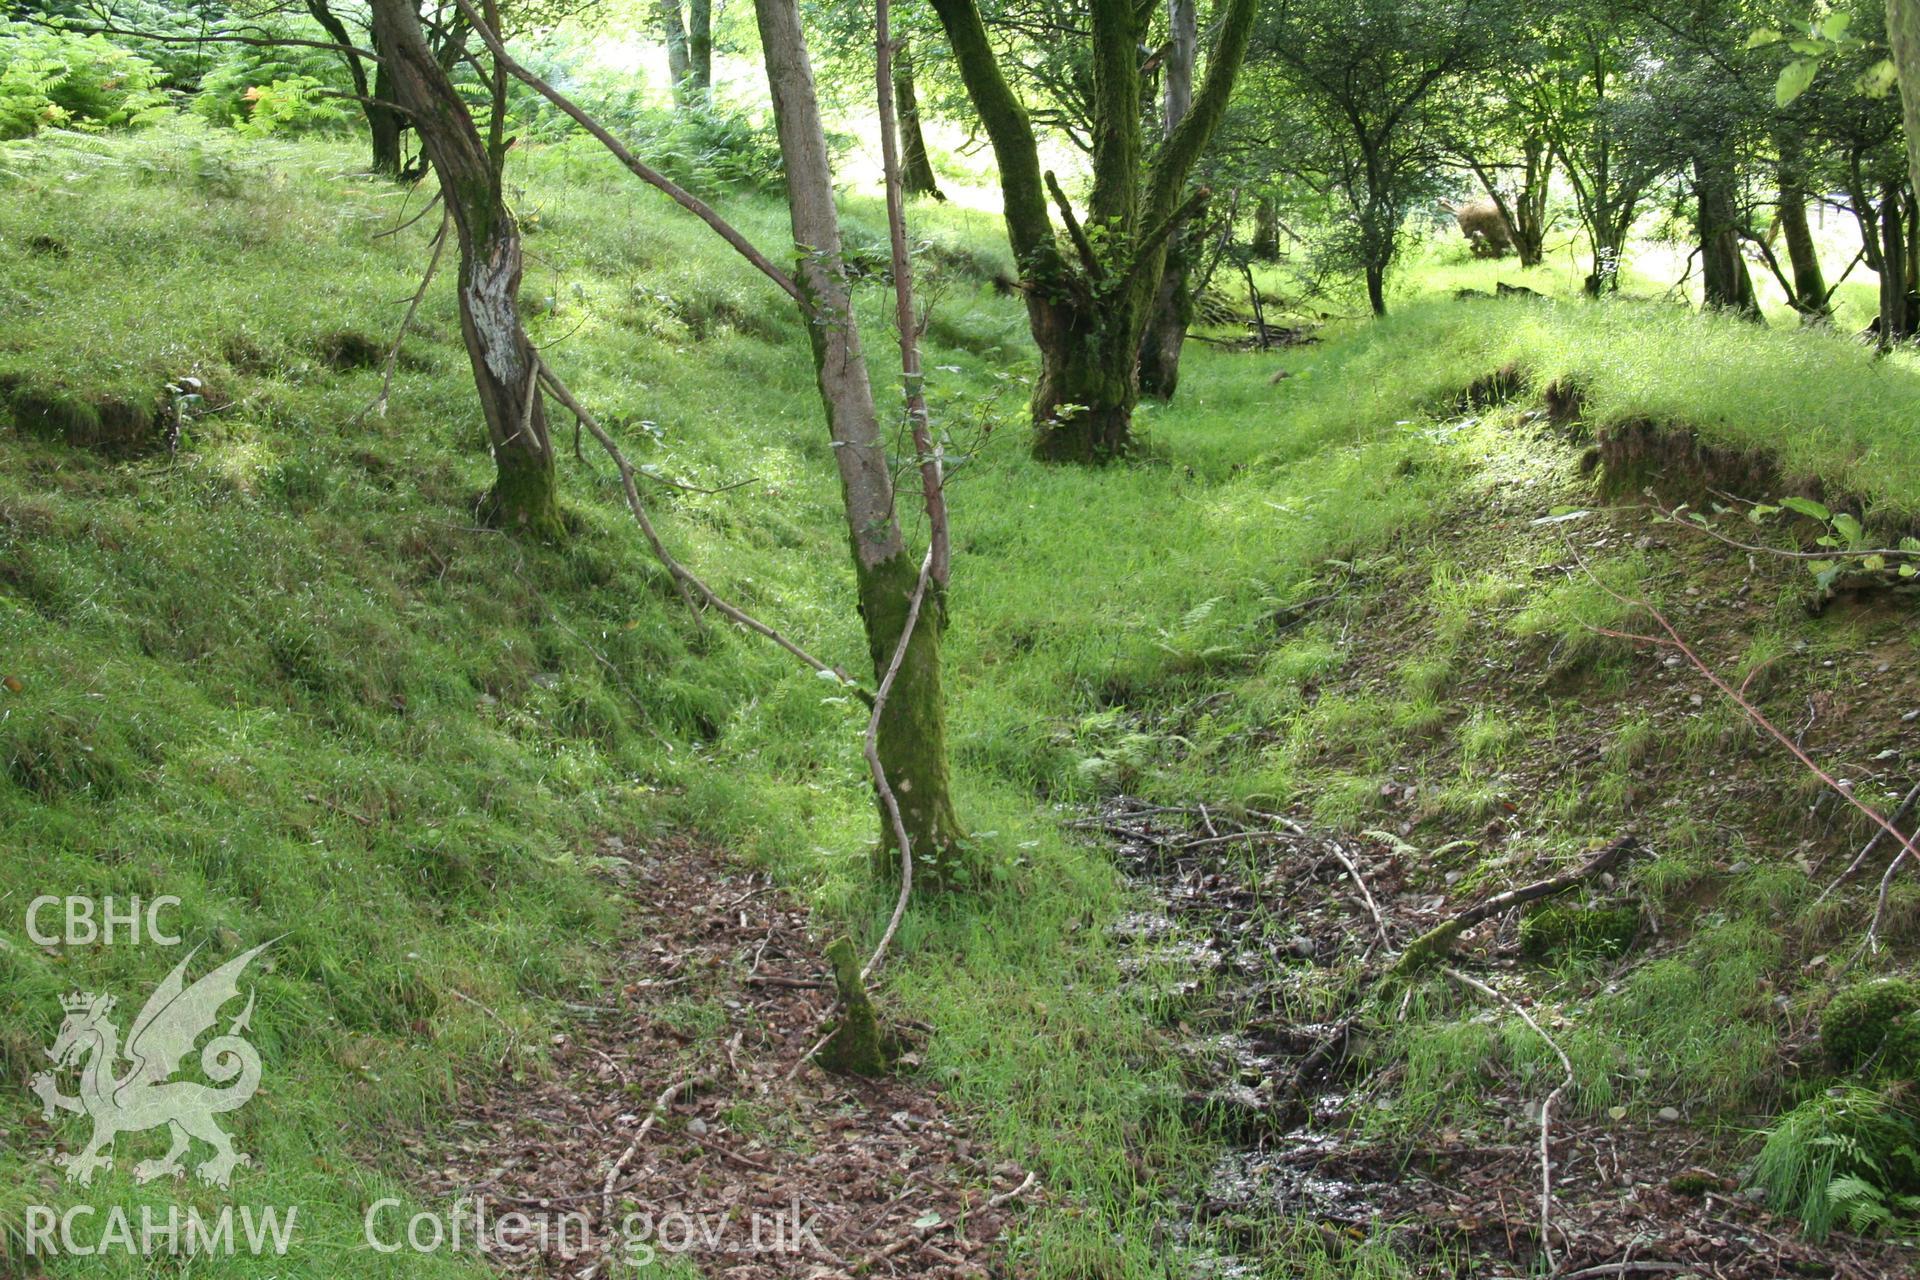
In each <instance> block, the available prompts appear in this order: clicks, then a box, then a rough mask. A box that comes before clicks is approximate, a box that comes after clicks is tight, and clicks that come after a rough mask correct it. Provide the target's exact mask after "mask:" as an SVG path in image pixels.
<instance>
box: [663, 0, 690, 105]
mask: <svg viewBox="0 0 1920 1280" xmlns="http://www.w3.org/2000/svg"><path fill="white" fill-rule="evenodd" d="M653 13H654V20H655V21H656V22H657V23H658V24H659V27H660V38H661V39H662V40H664V41H665V42H666V45H667V80H668V82H669V83H671V84H672V85H673V100H674V101H675V102H676V103H679V104H681V105H685V103H686V100H687V90H688V88H689V85H690V83H691V81H692V79H693V54H692V51H691V50H690V49H689V48H688V47H687V28H686V24H685V23H684V22H682V21H681V19H680V0H654V7H653Z"/></svg>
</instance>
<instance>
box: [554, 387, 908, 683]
mask: <svg viewBox="0 0 1920 1280" xmlns="http://www.w3.org/2000/svg"><path fill="white" fill-rule="evenodd" d="M536 359H537V357H536ZM538 369H539V373H540V381H541V384H542V385H543V386H545V387H546V389H547V391H548V392H549V393H551V394H552V395H553V397H554V398H555V399H556V400H558V401H559V402H560V403H561V404H563V405H565V406H566V407H567V409H568V411H569V412H571V413H572V414H573V416H574V417H575V418H576V419H578V420H579V422H580V424H581V425H582V426H584V427H585V428H586V429H587V432H588V434H590V435H591V436H593V438H594V439H595V440H598V441H599V442H600V447H601V448H603V449H605V450H606V451H607V455H608V456H609V457H611V458H612V459H613V465H614V466H615V467H616V468H618V469H619V471H620V485H621V488H622V489H624V490H625V492H626V497H627V509H628V510H629V511H630V512H632V513H633V518H634V521H635V522H636V523H637V524H638V525H639V526H640V532H641V533H642V534H643V535H645V537H646V539H647V545H648V546H650V547H651V548H652V549H653V554H654V556H655V558H657V559H658V560H659V561H660V563H661V564H663V565H665V566H666V569H667V572H668V573H669V574H670V575H672V577H673V581H674V586H675V588H676V589H677V590H678V591H679V592H680V598H681V599H682V600H684V601H686V604H687V607H688V608H689V609H694V604H693V598H692V596H691V595H690V594H689V590H690V589H691V591H693V592H698V593H699V595H700V598H701V599H703V600H705V601H706V602H707V603H708V604H709V605H711V606H712V607H713V608H714V609H716V610H718V611H719V612H720V613H722V614H724V615H725V616H727V617H728V618H731V619H732V620H733V621H735V622H737V623H739V624H740V625H741V626H743V627H745V628H747V629H748V630H749V631H755V632H758V633H759V634H761V635H763V636H765V637H766V638H767V639H769V640H771V641H773V642H774V643H775V644H777V645H779V646H780V647H781V648H782V649H785V650H786V651H787V652H788V653H790V654H792V655H793V656H794V657H796V658H798V659H800V661H802V662H804V663H806V664H807V666H809V667H811V668H813V669H814V670H815V671H818V672H821V673H822V674H826V675H832V676H833V677H835V678H836V679H837V680H839V681H840V683H841V684H842V685H844V686H846V687H847V688H849V689H852V690H853V691H854V693H855V696H857V697H859V698H860V699H861V701H863V702H865V701H869V700H870V698H871V695H869V694H868V693H867V692H866V691H865V690H864V689H861V688H860V687H859V685H858V684H857V683H856V682H855V681H854V679H853V677H852V676H850V675H848V674H847V673H846V672H845V671H842V670H841V669H840V668H839V667H836V666H831V665H829V664H827V663H825V662H822V661H821V660H820V659H818V658H816V657H814V656H813V655H812V654H810V653H808V652H807V651H806V650H805V649H802V648H801V647H800V646H799V645H797V644H795V643H794V642H793V641H792V640H790V639H788V638H787V636H786V635H784V634H783V633H781V632H779V631H776V630H775V629H774V628H772V627H770V626H768V625H767V624H766V623H764V622H762V621H760V620H759V619H758V618H756V617H754V616H753V615H751V614H749V613H747V612H746V611H745V610H744V609H740V608H738V607H736V606H735V605H732V604H730V603H728V602H727V601H726V600H724V599H722V598H721V597H720V596H719V595H718V594H717V593H716V592H715V591H714V590H713V588H712V587H709V586H708V585H707V584H706V583H705V582H703V581H701V579H700V578H699V577H698V576H697V575H695V574H694V572H693V571H692V570H690V569H688V568H687V567H686V566H685V565H683V564H681V563H680V562H679V561H678V560H676V559H674V557H673V554H672V553H671V552H669V551H668V550H667V547H666V544H665V543H664V542H662V541H661V540H660V535H659V533H658V532H656V531H655V529H654V527H653V521H652V520H651V519H650V518H648V516H647V509H646V506H645V504H643V503H642V502H641V501H640V490H639V487H638V486H637V485H635V483H634V479H633V477H634V469H633V465H632V464H631V463H629V462H628V461H627V457H626V455H625V454H624V453H622V452H621V451H620V446H619V445H617V444H615V443H614V441H613V437H612V436H610V435H608V434H607V432H606V430H605V428H603V427H602V426H601V425H600V423H599V420H598V419H596V418H595V417H594V416H593V414H592V413H591V412H589V411H588V409H587V408H586V406H585V405H583V404H581V403H580V401H579V400H578V399H577V398H576V397H575V396H574V394H573V392H571V391H569V390H568V389H567V385H566V384H565V383H563V382H561V381H560V379H559V377H558V376H557V375H555V373H554V372H553V370H552V369H551V368H550V367H548V365H547V363H546V361H545V360H540V361H539V364H538ZM695 616H696V617H698V611H697V610H695Z"/></svg>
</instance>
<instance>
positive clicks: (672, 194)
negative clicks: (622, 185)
mask: <svg viewBox="0 0 1920 1280" xmlns="http://www.w3.org/2000/svg"><path fill="white" fill-rule="evenodd" d="M454 3H456V4H458V5H459V6H460V12H461V13H463V14H465V15H466V18H467V21H468V23H470V24H471V25H472V27H473V30H474V34H476V35H478V36H479V37H480V40H481V42H482V43H483V44H485V45H486V46H487V49H488V51H489V52H491V53H492V54H493V56H494V59H495V61H496V62H498V64H499V65H500V66H501V67H503V68H505V69H506V72H507V74H508V75H510V76H512V77H513V78H514V79H516V80H519V81H520V82H521V83H523V84H525V85H526V86H527V87H528V88H530V89H532V90H533V91H534V92H536V93H538V94H539V95H540V96H541V97H543V98H545V99H546V100H547V101H548V102H551V103H552V104H553V105H554V106H556V107H558V108H560V110H561V111H563V112H565V113H566V114H567V115H569V116H571V117H572V118H573V120H574V122H575V123H577V124H578V125H579V126H580V127H581V128H583V129H585V130H586V131H587V132H588V133H590V134H592V135H593V136H594V137H595V138H596V139H598V140H599V142H600V145H601V146H603V147H605V148H606V149H607V150H608V151H611V152H612V153H613V155H614V157H615V158H616V159H618V160H619V161H620V163H621V164H624V165H625V166H626V167H627V168H628V169H629V170H631V171H632V173H633V175H634V176H635V177H637V178H639V179H640V180H641V181H642V182H644V183H646V184H647V185H648V186H651V187H655V188H657V189H659V190H661V191H664V192H665V193H666V194H667V195H668V197H669V198H671V199H672V200H673V202H674V203H675V204H677V205H679V206H680V207H681V208H683V209H685V210H687V211H688V212H689V213H691V214H693V216H694V217H696V218H698V219H700V221H702V222H704V223H706V224H707V225H708V226H709V227H711V228H713V230H714V231H715V233H717V234H718V235H719V237H720V238H721V239H722V240H725V241H726V242H727V243H728V244H730V245H732V246H733V247H734V249H735V250H737V251H738V252H739V254H740V256H741V257H743V258H745V259H746V260H747V261H748V262H751V263H752V264H753V265H754V266H755V267H757V268H759V270H760V273H761V274H762V275H764V276H766V277H767V279H769V280H771V281H773V282H774V283H775V284H777V285H779V286H780V288H781V289H782V290H784V291H785V292H786V294H787V296H788V297H790V298H792V299H793V300H794V301H795V302H797V303H799V304H800V309H801V310H802V311H803V312H805V313H807V314H808V315H811V314H813V300H812V299H811V298H809V297H808V296H807V294H806V291H805V290H803V289H801V287H800V286H799V285H798V284H795V283H794V280H793V277H792V276H789V275H788V274H787V273H786V272H784V271H782V270H781V269H780V268H778V267H776V266H774V265H773V263H772V262H771V261H769V260H768V259H767V256H766V255H765V254H763V253H761V252H760V251H759V250H758V249H756V248H754V247H753V243H752V242H751V241H750V240H748V239H747V238H746V236H744V235H742V234H741V233H740V232H739V231H737V230H735V229H734V227H733V224H732V223H730V222H728V221H727V220H726V219H725V218H722V217H721V216H720V215H719V214H717V213H715V212H714V211H713V208H712V206H711V205H709V204H707V203H706V201H704V200H702V199H700V198H699V197H698V196H696V195H693V194H692V193H691V192H689V191H687V190H685V189H684V188H682V187H681V186H680V185H679V184H678V183H676V182H674V181H673V180H672V179H671V178H668V177H667V176H666V175H665V174H662V173H659V172H657V171H656V170H654V169H651V168H649V167H648V166H646V165H645V164H642V163H641V162H640V160H639V158H638V157H636V156H635V155H634V154H633V152H631V151H629V150H627V148H626V147H625V146H623V145H621V142H620V140H619V139H618V138H616V137H614V136H613V135H612V134H611V133H609V132H607V130H606V127H605V126H604V125H602V124H601V123H600V122H599V121H598V120H595V119H594V118H593V117H592V116H590V115H588V114H587V113H586V112H585V111H582V110H581V109H580V108H579V107H578V106H576V105H574V103H573V101H572V100H571V99H569V98H568V97H567V96H566V95H565V94H563V93H561V92H560V91H559V90H558V89H556V88H554V87H553V86H552V85H550V84H548V83H547V82H546V81H545V80H542V79H541V78H540V77H539V76H537V75H535V74H534V73H533V72H531V71H529V70H527V69H526V68H525V67H523V66H521V65H520V64H519V63H518V62H515V61H514V60H513V58H512V57H511V56H510V55H509V54H508V53H507V49H506V46H505V45H503V44H502V43H500V37H499V35H497V34H496V33H495V32H494V31H493V30H492V28H490V27H489V26H488V25H487V24H486V23H485V22H483V21H481V19H480V15H478V14H477V13H475V12H474V10H473V5H472V3H471V2H470V0H454Z"/></svg>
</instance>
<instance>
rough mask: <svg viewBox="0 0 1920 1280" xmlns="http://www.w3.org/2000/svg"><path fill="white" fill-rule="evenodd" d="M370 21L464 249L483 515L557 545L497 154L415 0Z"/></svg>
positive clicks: (554, 502)
mask: <svg viewBox="0 0 1920 1280" xmlns="http://www.w3.org/2000/svg"><path fill="white" fill-rule="evenodd" d="M372 15H373V24H374V32H375V36H376V38H377V39H378V40H379V43H380V49H381V58H382V67H383V69H384V70H385V71H386V72H387V74H388V76H389V78H390V79H391V81H392V84H393V90H394V95H395V98H396V100H397V101H398V102H399V104H400V105H401V106H402V107H404V108H405V109H406V111H407V113H408V115H409V116H411V117H412V120H413V127H414V130H415V132H416V133H418V134H419V136H420V146H421V149H422V150H423V151H425V152H426V156H427V159H428V161H429V162H430V163H431V164H432V165H433V169H434V173H435V174H436V176H438V178H439V179H440V190H441V193H442V197H443V198H444V199H445V201H446V205H447V210H448V212H449V213H450V214H451V215H452V217H453V224H454V230H455V232H456V235H457V237H458V242H459V246H460V276H459V297H460V332H461V336H462V337H463V338H464V339H465V340H466V347H467V358H468V362H469V363H470V364H471V365H472V367H473V381H474V387H475V390H476V391H477V392H478V394H479V399H480V407H481V411H482V413H483V414H484V416H485V418H486V424H487V439H488V442H489V443H490V444H491V446H492V449H493V461H494V469H495V477H494V484H493V489H492V491H491V492H490V493H489V494H488V496H487V499H486V502H485V504H484V508H483V512H482V514H483V515H484V516H485V518H486V519H487V520H488V521H489V522H490V523H492V524H494V525H495V526H497V527H500V528H503V529H508V530H512V531H515V532H522V533H527V534H530V535H532V536H534V537H538V538H544V539H550V540H557V539H559V538H561V537H563V536H564V535H565V525H564V523H563V522H562V520H561V518H560V507H559V499H558V497H557V495H556V493H555V487H554V467H553V442H552V440H551V439H550V438H549V436H548V432H547V419H546V412H545V406H544V405H543V404H542V402H541V396H540V394H539V389H538V387H537V385H536V380H535V376H534V375H535V372H536V370H537V368H538V360H537V357H536V355H535V352H534V349H533V344H532V343H531V342H529V341H528V340H527V335H526V331H525V329H523V328H522V327H521V324H520V313H519V309H518V303H519V296H520V273H521V253H520V232H519V229H518V227H517V226H516V225H515V223H514V219H513V213H512V211H511V210H509V209H508V208H507V205H506V200H505V197H504V195H503V194H502V191H501V185H500V166H499V157H498V156H496V155H494V154H490V153H489V151H488V148H487V144H486V141H485V139H483V138H482V137H481V135H480V131H479V129H478V127H477V126H476V125H475V124H474V121H473V116H472V115H471V114H470V113H469V112H468V110H467V106H466V103H465V102H464V101H463V100H462V99H461V97H460V95H459V93H458V92H457V91H456V90H455V89H454V85H453V81H452V79H451V78H450V77H449V76H448V74H447V72H446V69H445V68H444V67H443V66H442V65H441V63H440V62H439V60H438V59H436V58H435V57H434V55H433V52H432V50H431V49H430V48H429V46H428V44H427V40H426V36H425V33H424V32H423V31H422V30H421V26H420V18H419V12H418V10H417V9H416V7H415V6H414V4H413V0H373V4H372Z"/></svg>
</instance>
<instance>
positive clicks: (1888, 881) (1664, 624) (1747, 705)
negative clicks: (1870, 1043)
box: [1566, 542, 1920, 951]
mask: <svg viewBox="0 0 1920 1280" xmlns="http://www.w3.org/2000/svg"><path fill="white" fill-rule="evenodd" d="M1566 545H1567V549H1568V550H1569V551H1571V552H1572V553H1573V558H1574V559H1575V560H1576V561H1578V562H1579V565H1580V567H1581V569H1583V570H1585V572H1586V575H1587V577H1588V579H1589V580H1591V581H1592V582H1593V584H1594V585H1595V586H1597V587H1599V588H1600V589H1601V590H1602V591H1604V592H1606V593H1607V594H1608V595H1609V596H1612V597H1613V599H1614V600H1615V601H1617V602H1618V603H1620V604H1623V605H1625V606H1626V607H1628V608H1629V609H1642V610H1644V611H1645V612H1646V613H1647V616H1649V617H1651V618H1652V619H1653V620H1654V621H1655V622H1656V623H1658V624H1659V625H1660V629H1661V630H1662V631H1664V632H1666V638H1665V639H1662V638H1660V637H1659V636H1648V635H1640V634H1636V633H1634V632H1630V631H1612V630H1609V629H1607V628H1605V627H1596V626H1592V625H1588V627H1587V629H1588V630H1589V631H1592V632H1594V633H1596V634H1598V635H1603V636H1611V637H1612V638H1614V639H1616V640H1628V641H1632V642H1633V643H1636V644H1651V645H1655V646H1657V647H1660V648H1668V649H1678V650H1679V651H1680V652H1681V653H1682V654H1683V655H1684V656H1685V657H1686V659H1687V661H1688V662H1691V663H1692V664H1693V666H1694V668H1695V670H1697V671H1699V672H1700V674H1701V675H1703V676H1705V677H1706V678H1707V680H1708V681H1709V682H1711V683H1712V685H1713V687H1714V688H1716V689H1718V690H1720V692H1721V693H1724V694H1725V695H1726V696H1727V697H1729V698H1731V699H1732V700H1733V701H1734V703H1735V704H1736V705H1737V706H1738V707H1739V708H1740V710H1741V711H1742V712H1744V713H1745V714H1746V717H1747V719H1749V720H1751V721H1752V722H1753V723H1754V724H1756V725H1758V726H1760V728H1761V729H1763V730H1765V731H1766V732H1767V734H1768V735H1769V736H1770V737H1772V738H1773V739H1774V740H1775V741H1776V742H1778V743H1779V744H1780V745H1781V746H1783V747H1785V748H1786V749H1787V750H1788V751H1789V752H1791V753H1792V754H1793V758H1794V759H1796V760H1798V761H1799V762H1800V763H1801V764H1803V765H1805V766H1806V767H1807V769H1808V770H1809V771H1811V772H1812V774H1813V775H1814V776H1815V777H1816V778H1818V779H1820V781H1821V782H1823V783H1825V784H1826V785H1827V788H1828V789H1829V790H1831V791H1832V792H1833V793H1834V794H1836V795H1838V796H1839V797H1840V798H1841V799H1842V800H1844V801H1846V802H1847V803H1848V804H1850V805H1852V806H1853V807H1854V808H1855V809H1858V810H1859V811H1860V812H1861V813H1863V814H1865V815H1866V816H1867V819H1868V821H1870V822H1872V823H1873V824H1874V825H1875V826H1876V827H1879V828H1880V829H1881V830H1882V831H1883V832H1885V833H1886V834H1888V835H1890V836H1892V837H1893V838H1894V839H1895V840H1897V841H1899V842H1900V854H1899V856H1898V857H1896V858H1894V860H1893V861H1892V863H1890V864H1889V865H1888V867H1887V874H1886V875H1885V876H1883V877H1882V878H1881V881H1880V901H1879V904H1878V905H1877V906H1876V907H1875V909H1874V913H1873V920H1872V921H1871V923H1869V924H1868V926H1867V936H1866V941H1865V943H1864V946H1865V947H1866V948H1868V949H1872V950H1875V951H1878V950H1879V947H1880V943H1879V932H1880V922H1881V919H1882V917H1883V915H1884V913H1885V910H1886V905H1887V891H1888V889H1889V888H1890V887H1891V885H1892V882H1893V875H1894V872H1896V871H1897V870H1899V868H1900V866H1901V864H1902V863H1904V862H1905V861H1906V860H1907V858H1908V857H1909V856H1914V855H1916V854H1920V850H1916V849H1915V848H1914V844H1913V841H1912V840H1910V839H1908V838H1907V837H1906V836H1903V835H1901V834H1900V831H1899V829H1898V828H1897V827H1895V826H1894V825H1893V824H1892V823H1890V822H1888V821H1887V820H1886V819H1885V818H1883V817H1881V816H1880V813H1879V811H1878V810H1877V809H1875V808H1874V807H1873V806H1872V805H1870V804H1868V803H1866V802H1865V801H1864V800H1861V799H1860V798H1859V797H1857V796H1855V795H1854V794H1853V788H1851V787H1843V786H1841V785H1840V783H1839V782H1838V781H1837V780H1836V779H1835V778H1834V777H1833V776H1832V775H1831V774H1829V773H1828V772H1827V771H1826V770H1825V769H1822V768H1821V767H1820V766H1819V765H1818V764H1816V763H1814V760H1813V757H1812V756H1810V755H1808V754H1807V753H1806V752H1805V751H1804V750H1802V749H1801V747H1800V744H1799V743H1797V742H1795V741H1794V740H1793V739H1792V738H1789V737H1788V736H1787V735H1786V734H1784V733H1782V732H1781V731H1780V729H1779V728H1778V727H1777V726H1776V725H1775V724H1774V723H1773V721H1771V720H1769V719H1767V717H1766V716H1765V715H1763V714H1762V713H1761V711H1760V709H1759V708H1758V707H1756V706H1754V705H1753V704H1752V703H1751V702H1749V701H1747V699H1746V697H1745V695H1743V694H1742V693H1741V692H1740V691H1739V690H1737V689H1735V688H1734V687H1733V686H1731V685H1729V684H1728V683H1727V682H1726V681H1725V680H1723V679H1722V678H1721V677H1720V673H1719V672H1717V671H1715V670H1714V669H1713V668H1712V667H1710V666H1708V665H1707V663H1706V661H1705V660H1704V659H1702V658H1701V657H1700V655H1699V654H1697V653H1695V652H1694V651H1693V647H1692V646H1691V645H1689V644H1688V643H1687V642H1686V640H1685V639H1684V638H1683V637H1682V636H1681V635H1680V632H1679V631H1678V630H1676V629H1675V627H1674V625H1673V623H1671V622H1669V621H1668V620H1667V616H1666V615H1665V614H1663V613H1661V612H1660V611H1659V610H1658V609H1656V608H1654V607H1653V606H1652V605H1651V604H1649V603H1647V602H1646V601H1645V600H1634V599H1630V598H1628V597H1627V596H1624V595H1621V594H1620V593H1619V592H1618V591H1615V590H1614V589H1613V588H1612V587H1610V586H1608V585H1607V584H1606V583H1605V582H1602V581H1601V580H1600V577H1599V575H1597V574H1595V573H1594V571H1593V570H1592V568H1590V567H1589V566H1588V564H1587V562H1586V559H1585V558H1584V557H1582V556H1581V554H1580V552H1579V551H1578V550H1577V549H1576V548H1575V547H1574V545H1573V544H1572V543H1571V542H1569V543H1567V544H1566Z"/></svg>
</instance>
